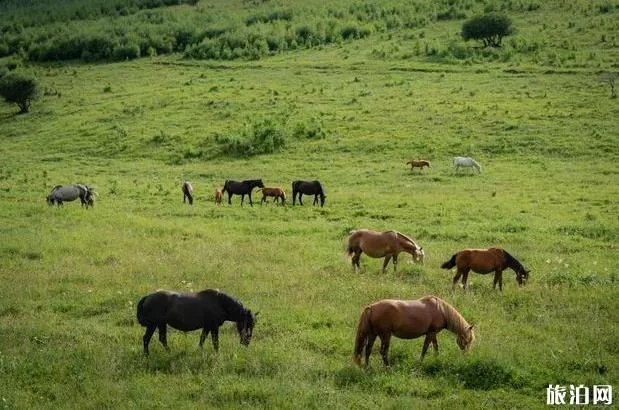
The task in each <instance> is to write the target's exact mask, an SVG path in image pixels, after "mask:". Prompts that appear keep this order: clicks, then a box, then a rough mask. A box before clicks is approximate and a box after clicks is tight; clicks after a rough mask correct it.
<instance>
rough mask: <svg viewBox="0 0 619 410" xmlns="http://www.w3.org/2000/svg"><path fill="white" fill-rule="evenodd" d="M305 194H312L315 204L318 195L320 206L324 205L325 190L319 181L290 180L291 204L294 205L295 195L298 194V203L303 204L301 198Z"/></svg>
mask: <svg viewBox="0 0 619 410" xmlns="http://www.w3.org/2000/svg"><path fill="white" fill-rule="evenodd" d="M303 194H305V195H314V203H313V204H312V205H316V203H317V202H318V198H319V197H320V207H323V206H325V198H326V197H327V196H326V195H325V190H324V188H323V187H322V184H321V183H320V181H293V182H292V205H295V203H296V200H297V195H299V204H300V205H303V200H302V199H301V198H302V197H303Z"/></svg>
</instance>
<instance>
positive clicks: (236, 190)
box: [221, 179, 264, 206]
mask: <svg viewBox="0 0 619 410" xmlns="http://www.w3.org/2000/svg"><path fill="white" fill-rule="evenodd" d="M256 187H258V188H264V184H263V183H262V180H261V179H249V180H246V181H241V182H239V181H233V180H226V182H225V183H224V187H223V189H222V190H221V191H222V193H223V192H228V205H232V201H231V199H232V195H241V206H243V201H244V200H245V195H247V196H249V205H251V206H254V203H253V202H252V201H251V191H252V189H254V188H256Z"/></svg>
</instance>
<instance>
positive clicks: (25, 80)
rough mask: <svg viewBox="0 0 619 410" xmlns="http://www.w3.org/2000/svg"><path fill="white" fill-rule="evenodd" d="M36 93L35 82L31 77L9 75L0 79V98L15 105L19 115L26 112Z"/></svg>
mask: <svg viewBox="0 0 619 410" xmlns="http://www.w3.org/2000/svg"><path fill="white" fill-rule="evenodd" d="M37 92H38V86H37V82H36V80H35V79H34V78H32V77H26V76H22V75H19V74H15V73H11V74H7V75H5V76H3V77H2V78H1V79H0V96H2V97H3V98H4V100H5V101H6V102H8V103H15V104H17V105H18V106H19V112H20V113H26V112H28V110H29V109H30V103H31V102H32V100H33V99H34V98H35V97H36V95H37Z"/></svg>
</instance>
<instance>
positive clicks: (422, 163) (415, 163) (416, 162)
mask: <svg viewBox="0 0 619 410" xmlns="http://www.w3.org/2000/svg"><path fill="white" fill-rule="evenodd" d="M406 165H410V166H411V172H412V171H413V170H414V169H415V168H419V172H421V171H422V170H423V167H428V168H430V162H429V161H426V160H425V159H411V160H410V161H408V162H407V163H406Z"/></svg>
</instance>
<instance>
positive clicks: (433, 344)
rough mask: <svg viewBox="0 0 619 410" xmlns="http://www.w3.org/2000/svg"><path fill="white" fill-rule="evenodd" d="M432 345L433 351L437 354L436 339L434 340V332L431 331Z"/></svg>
mask: <svg viewBox="0 0 619 410" xmlns="http://www.w3.org/2000/svg"><path fill="white" fill-rule="evenodd" d="M432 346H434V351H435V352H436V354H438V341H437V340H436V333H432Z"/></svg>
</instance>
